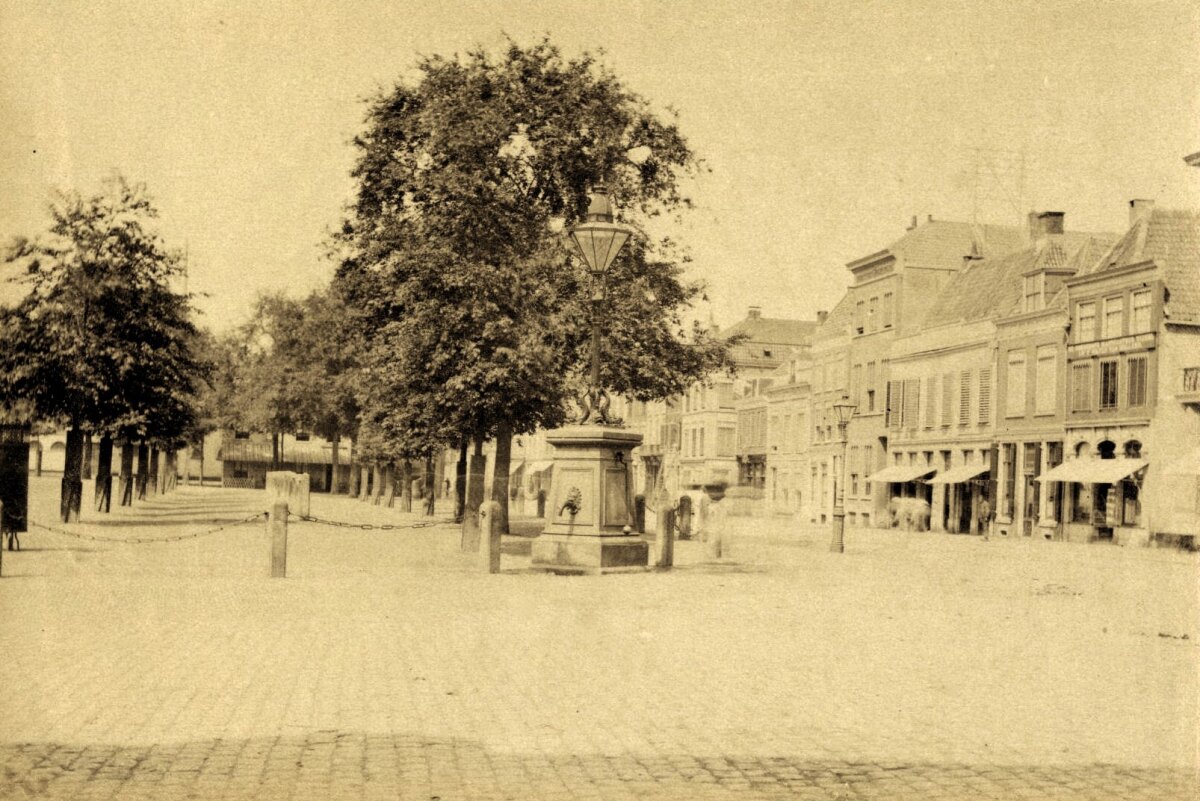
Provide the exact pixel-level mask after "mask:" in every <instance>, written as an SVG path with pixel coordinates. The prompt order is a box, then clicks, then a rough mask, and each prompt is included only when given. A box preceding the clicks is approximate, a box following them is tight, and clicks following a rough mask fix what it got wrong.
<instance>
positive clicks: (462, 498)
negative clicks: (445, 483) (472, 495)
mask: <svg viewBox="0 0 1200 801" xmlns="http://www.w3.org/2000/svg"><path fill="white" fill-rule="evenodd" d="M466 507H467V440H466V439H465V438H464V439H463V441H462V444H461V445H459V446H458V464H456V465H455V466H454V522H455V523H461V522H462V521H463V510H464V509H466Z"/></svg>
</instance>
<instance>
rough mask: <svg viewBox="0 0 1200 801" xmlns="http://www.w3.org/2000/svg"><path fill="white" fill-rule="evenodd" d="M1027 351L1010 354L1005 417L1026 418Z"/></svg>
mask: <svg viewBox="0 0 1200 801" xmlns="http://www.w3.org/2000/svg"><path fill="white" fill-rule="evenodd" d="M1025 373H1026V370H1025V351H1023V350H1010V351H1009V352H1008V369H1007V370H1006V372H1005V374H1004V416H1005V417H1024V416H1025Z"/></svg>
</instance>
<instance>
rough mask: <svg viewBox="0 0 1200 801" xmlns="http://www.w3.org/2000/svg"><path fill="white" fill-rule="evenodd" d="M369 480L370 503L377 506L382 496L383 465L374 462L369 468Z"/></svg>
mask: <svg viewBox="0 0 1200 801" xmlns="http://www.w3.org/2000/svg"><path fill="white" fill-rule="evenodd" d="M371 481H372V485H371V503H372V505H374V506H378V505H379V501H380V500H381V499H382V498H383V465H381V464H380V463H379V462H376V463H375V466H374V467H373V468H372V470H371Z"/></svg>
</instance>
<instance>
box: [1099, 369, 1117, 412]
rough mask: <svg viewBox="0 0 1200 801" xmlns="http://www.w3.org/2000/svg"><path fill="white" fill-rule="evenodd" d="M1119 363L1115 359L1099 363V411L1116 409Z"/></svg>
mask: <svg viewBox="0 0 1200 801" xmlns="http://www.w3.org/2000/svg"><path fill="white" fill-rule="evenodd" d="M1119 368H1120V363H1119V362H1118V361H1117V360H1116V359H1105V360H1104V361H1102V362H1100V409H1101V410H1105V409H1115V408H1117V397H1118V390H1119V386H1118V384H1119V382H1118V380H1117V376H1118V374H1119Z"/></svg>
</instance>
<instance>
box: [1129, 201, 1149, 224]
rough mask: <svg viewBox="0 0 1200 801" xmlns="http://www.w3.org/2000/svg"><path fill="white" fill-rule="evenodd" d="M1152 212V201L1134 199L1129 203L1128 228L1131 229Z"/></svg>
mask: <svg viewBox="0 0 1200 801" xmlns="http://www.w3.org/2000/svg"><path fill="white" fill-rule="evenodd" d="M1152 211H1154V201H1153V200H1147V199H1145V198H1134V199H1133V200H1131V201H1129V226H1130V227H1131V228H1132V227H1133V225H1134V224H1135V223H1137V222H1138V221H1139V220H1144V219H1146V218H1147V217H1149V216H1150V212H1152Z"/></svg>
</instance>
